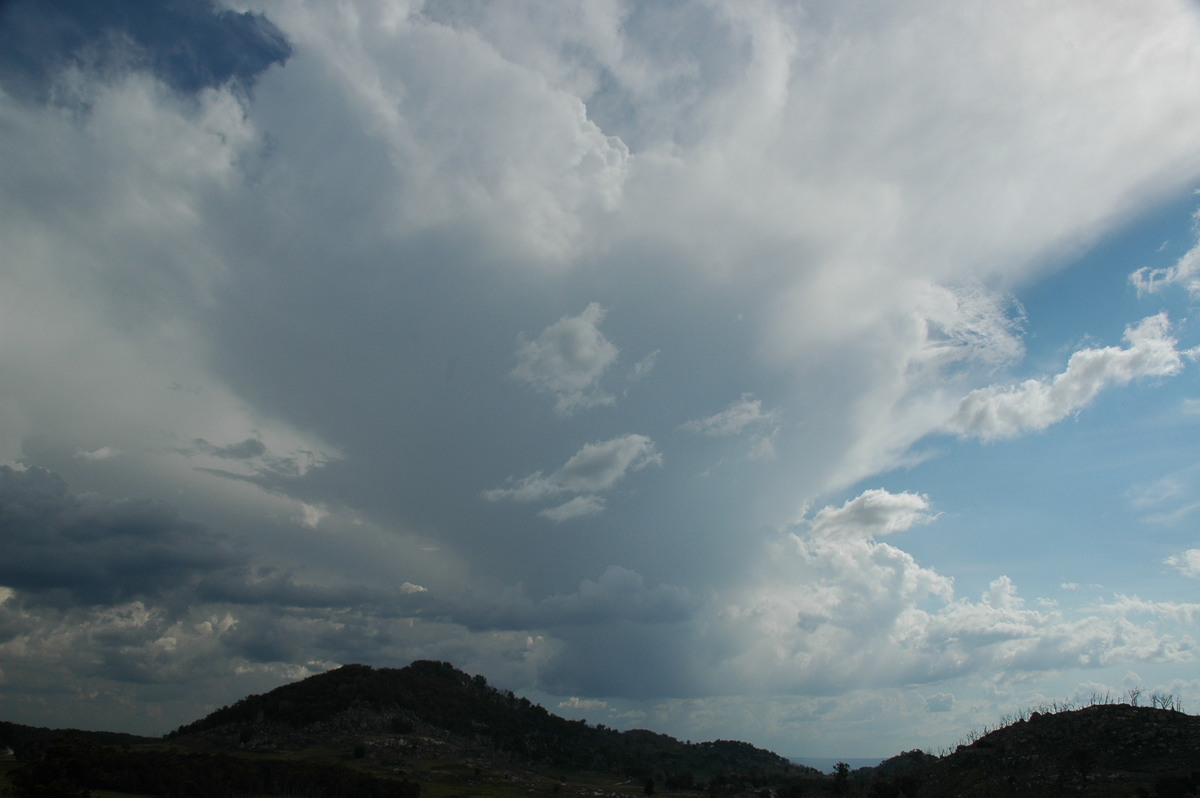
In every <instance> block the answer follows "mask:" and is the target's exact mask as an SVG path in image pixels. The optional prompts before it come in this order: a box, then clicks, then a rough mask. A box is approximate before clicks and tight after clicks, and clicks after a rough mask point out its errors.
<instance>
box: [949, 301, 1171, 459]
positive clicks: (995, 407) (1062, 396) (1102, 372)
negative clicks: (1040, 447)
mask: <svg viewBox="0 0 1200 798" xmlns="http://www.w3.org/2000/svg"><path fill="white" fill-rule="evenodd" d="M1169 330H1170V323H1169V322H1168V320H1167V316H1166V314H1165V313H1159V314H1157V315H1155V316H1150V317H1147V318H1145V319H1142V321H1140V322H1138V323H1137V324H1136V325H1130V326H1129V327H1127V328H1126V329H1125V335H1124V338H1125V342H1126V343H1127V344H1128V347H1126V348H1124V349H1120V348H1117V347H1114V346H1107V347H1104V348H1103V349H1082V350H1080V351H1078V352H1076V353H1075V354H1073V355H1071V359H1070V360H1069V361H1068V362H1067V369H1066V371H1064V372H1062V373H1061V374H1058V375H1056V376H1054V377H1053V378H1051V379H1032V380H1026V381H1025V382H1023V383H1021V384H1020V385H1018V386H1015V387H1005V386H993V387H990V388H981V389H979V390H977V391H972V392H971V393H970V394H968V395H967V396H965V397H964V398H963V400H962V401H961V402H960V403H959V406H958V411H957V412H956V413H955V415H954V418H953V419H951V421H950V423H949V428H950V429H951V430H952V431H954V432H956V433H958V434H959V435H962V436H964V437H976V438H982V439H983V440H997V439H1000V438H1011V437H1014V436H1016V435H1020V434H1022V433H1025V432H1030V431H1036V430H1042V429H1045V428H1046V427H1048V426H1050V425H1051V424H1053V423H1055V422H1057V421H1061V420H1062V419H1064V418H1066V417H1067V416H1069V415H1070V414H1071V413H1074V412H1076V411H1078V410H1081V409H1082V408H1084V407H1086V406H1087V405H1088V404H1089V403H1090V402H1091V401H1092V400H1093V399H1094V398H1095V397H1096V395H1097V394H1098V393H1100V391H1101V390H1103V389H1104V388H1105V387H1107V386H1109V385H1124V384H1125V383H1128V382H1131V381H1133V380H1135V379H1138V378H1140V377H1169V376H1173V375H1175V374H1178V373H1179V372H1180V370H1181V369H1182V368H1183V365H1184V359H1185V358H1190V357H1192V356H1193V353H1192V352H1190V351H1186V352H1181V351H1179V350H1178V349H1177V348H1176V341H1175V339H1174V338H1172V337H1171V336H1170V335H1169V334H1168V333H1169Z"/></svg>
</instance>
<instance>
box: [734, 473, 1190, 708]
mask: <svg viewBox="0 0 1200 798" xmlns="http://www.w3.org/2000/svg"><path fill="white" fill-rule="evenodd" d="M927 511H928V501H927V499H925V498H924V497H921V496H917V495H915V494H891V493H888V492H886V491H880V490H873V491H868V492H866V493H864V494H862V495H860V496H858V497H856V498H854V499H852V500H850V501H848V502H846V503H845V504H844V505H842V506H841V507H825V508H822V509H821V510H819V511H818V512H817V513H815V514H814V515H813V516H812V519H811V520H807V521H804V522H802V523H801V524H800V525H798V526H797V527H796V531H794V532H792V533H790V534H789V535H788V536H787V538H786V539H785V540H782V541H781V542H780V543H779V545H777V546H776V547H775V548H774V549H772V551H771V552H770V554H769V555H768V556H767V561H766V562H765V563H764V565H763V567H762V571H761V572H760V573H759V574H758V578H757V579H756V580H755V584H754V586H753V587H749V588H747V589H746V591H745V592H744V593H743V594H741V595H740V596H739V597H737V598H736V599H735V600H733V601H731V602H728V603H727V604H725V605H724V606H723V608H722V609H720V610H719V612H718V613H717V617H718V618H719V620H715V621H713V628H718V629H720V630H721V634H722V635H727V636H728V637H727V638H726V639H725V640H724V644H725V646H723V647H722V648H725V647H726V646H727V647H728V650H729V651H730V653H729V655H728V657H727V658H724V659H723V660H722V661H721V662H720V663H719V664H718V665H716V666H715V670H714V678H715V679H716V680H717V681H718V682H719V681H721V680H728V679H733V680H746V679H750V680H753V681H754V683H756V684H760V685H767V687H766V688H765V689H767V690H769V691H775V692H796V693H812V692H823V691H830V690H833V691H836V690H843V689H847V688H850V687H854V686H857V687H864V686H867V685H872V686H900V685H904V684H936V683H941V682H947V681H949V680H953V679H958V678H961V677H964V676H968V675H974V676H975V677H976V678H981V677H984V676H990V675H992V674H997V673H1002V672H1003V673H1007V674H1009V675H1010V676H1015V675H1017V674H1019V673H1022V672H1041V671H1046V670H1052V669H1056V668H1071V667H1092V668H1096V667H1102V666H1105V665H1109V664H1112V663H1118V662H1139V661H1140V662H1171V661H1180V660H1187V659H1190V658H1191V657H1192V656H1194V651H1193V649H1194V647H1195V646H1194V643H1193V642H1192V641H1191V640H1190V639H1189V638H1188V637H1187V636H1186V635H1181V634H1180V633H1179V632H1180V628H1179V627H1180V625H1181V624H1183V625H1186V624H1187V623H1191V622H1192V621H1191V619H1192V618H1193V617H1194V615H1195V613H1196V611H1197V609H1196V605H1190V604H1174V603H1160V602H1149V601H1143V600H1140V599H1136V598H1128V597H1118V598H1117V599H1116V600H1114V601H1111V602H1108V603H1101V604H1097V605H1096V606H1093V607H1090V608H1087V609H1086V610H1083V611H1077V612H1075V613H1072V614H1067V613H1065V612H1064V611H1062V610H1059V609H1055V608H1050V609H1033V608H1029V607H1026V606H1025V601H1024V599H1023V598H1022V597H1021V596H1020V595H1019V594H1018V591H1017V588H1016V585H1015V584H1014V582H1013V580H1012V579H1010V578H1008V577H1006V576H1000V577H997V578H996V579H994V580H993V581H992V582H991V584H990V585H989V586H988V588H987V589H986V590H985V591H984V592H983V594H982V595H981V596H980V598H979V599H978V600H975V601H973V600H970V599H967V598H960V597H956V596H955V591H954V582H953V580H952V579H951V578H949V577H947V576H945V575H943V574H940V573H938V572H937V571H936V570H934V569H931V568H928V567H926V566H923V565H921V564H919V563H918V562H917V561H916V560H915V559H914V558H913V557H912V556H911V555H909V554H907V553H906V552H904V551H901V550H900V549H898V548H896V547H894V546H892V545H889V544H886V543H881V542H879V541H877V540H875V537H876V536H878V535H880V534H882V533H887V532H892V533H895V532H900V531H903V530H911V529H912V528H913V526H914V524H918V523H926V522H929V521H931V520H932V518H931V517H930V515H929V514H928V512H927ZM734 641H736V642H734ZM718 650H719V649H718ZM934 703H936V704H938V705H939V706H942V707H944V708H945V709H949V708H950V707H951V706H952V705H953V701H952V700H950V701H945V700H940V699H939V700H937V701H934Z"/></svg>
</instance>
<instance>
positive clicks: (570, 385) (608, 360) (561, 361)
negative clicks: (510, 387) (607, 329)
mask: <svg viewBox="0 0 1200 798" xmlns="http://www.w3.org/2000/svg"><path fill="white" fill-rule="evenodd" d="M604 314H605V311H604V309H603V308H602V307H600V305H599V304H597V303H595V302H592V303H591V304H589V305H588V306H587V307H586V308H584V310H583V312H582V313H580V314H579V315H578V316H564V317H562V318H561V319H559V320H558V321H556V322H555V323H554V324H551V325H550V326H549V327H547V328H546V329H545V330H542V333H541V335H539V336H538V337H537V338H535V339H533V340H525V339H522V340H520V342H519V345H518V347H517V366H516V368H514V369H513V370H512V375H513V376H514V377H516V378H517V379H519V380H521V381H523V382H525V383H527V384H528V385H529V386H530V387H532V388H533V389H534V390H535V391H537V392H538V393H545V394H550V395H551V396H553V397H554V412H555V413H558V414H559V415H562V416H569V415H571V414H572V413H574V412H575V411H577V410H586V409H587V408H589V407H596V406H597V405H606V404H612V402H613V398H612V396H610V395H608V394H606V393H604V392H603V391H601V390H600V378H601V377H602V376H603V375H604V372H605V371H606V370H607V369H608V368H609V366H611V365H612V364H613V363H615V362H616V360H617V355H618V353H619V352H620V350H618V349H617V347H616V346H615V345H614V344H613V343H612V342H611V341H609V340H608V339H607V338H605V337H604V334H603V333H602V332H600V329H599V324H600V322H601V321H602V320H603V319H604Z"/></svg>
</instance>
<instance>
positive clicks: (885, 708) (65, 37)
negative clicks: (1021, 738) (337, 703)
mask: <svg viewBox="0 0 1200 798" xmlns="http://www.w3.org/2000/svg"><path fill="white" fill-rule="evenodd" d="M1197 97H1200V6H1197V5H1195V4H1194V3H1191V2H1182V1H1179V2H1176V1H1175V0H1149V1H1147V0H1128V1H1127V2H1126V1H1123V0H1102V1H1101V2H1096V1H1095V0H1086V1H1085V0H1078V1H1076V0H1064V2H1059V3H1054V4H1045V3H1035V2H1023V1H1022V0H1017V1H1015V2H1005V3H946V2H933V1H932V0H930V1H928V2H921V1H920V0H912V1H906V2H893V1H892V0H887V1H886V2H885V1H884V0H878V1H874V0H861V1H859V2H853V3H844V2H833V0H814V1H813V2H800V1H794V2H784V0H746V2H738V3H722V2H715V1H713V2H702V1H700V0H697V1H695V2H682V1H676V0H656V1H654V2H635V0H562V1H561V2H555V3H552V4H548V3H540V2H532V1H530V2H526V1H525V0H495V1H494V2H489V1H488V0H471V1H470V2H459V1H458V0H428V1H427V2H420V0H408V1H407V2H406V1H405V0H354V2H344V1H343V2H338V1H336V0H226V1H225V2H214V1H213V0H173V1H172V2H170V3H141V2H135V0H112V1H111V2H106V3H91V2H87V0H7V2H4V3H2V4H0V242H3V244H2V246H0V718H2V719H4V720H8V721H13V722H18V723H26V724H32V725H39V726H76V727H81V728H102V729H111V730H120V731H130V732H137V733H143V734H162V733H165V732H167V731H170V730H171V729H174V728H176V727H178V726H179V725H181V724H183V723H187V722H190V721H192V720H194V719H196V718H198V717H201V716H202V715H204V714H206V713H207V712H209V711H211V710H213V709H215V708H218V707H220V706H222V705H225V704H228V703H231V702H233V701H235V700H237V699H238V698H240V697H242V696H244V695H246V694H248V693H254V692H264V691H266V690H269V689H271V688H273V687H275V686H278V685H280V684H283V683H285V682H288V681H292V680H296V679H300V678H303V677H306V676H308V675H312V674H315V673H320V672H322V671H324V670H327V669H329V668H333V667H336V666H338V665H341V664H345V663H351V662H357V663H366V664H369V665H373V666H377V667H401V666H403V665H406V664H408V663H409V662H411V661H413V660H415V659H437V660H445V661H449V662H451V663H453V664H454V665H455V666H456V667H459V668H461V669H463V670H465V671H467V672H469V673H472V674H476V673H477V674H482V675H484V676H485V677H486V678H487V679H488V681H489V683H491V684H493V685H496V686H498V687H500V688H502V689H511V690H513V691H514V692H517V693H518V694H520V695H524V696H528V697H529V698H530V699H531V700H534V701H536V702H537V703H540V704H542V705H543V706H545V707H546V708H547V709H549V710H550V711H552V712H556V713H558V714H560V715H563V716H566V717H571V718H586V719H587V720H588V722H589V723H603V724H605V725H607V726H610V727H613V728H617V729H630V728H650V729H653V730H655V731H660V732H664V733H667V734H671V735H674V736H676V737H678V738H680V739H687V740H696V741H698V740H710V739H720V738H723V739H738V740H745V741H748V742H751V743H753V744H755V745H759V746H762V747H766V748H770V749H771V750H774V751H777V752H779V753H781V754H784V755H787V756H807V757H826V756H828V757H872V756H890V755H892V754H896V753H899V752H900V751H904V750H911V749H913V748H922V749H926V750H930V751H932V752H939V751H942V750H946V749H949V748H952V747H953V746H954V745H955V744H957V743H958V742H959V741H961V740H962V739H964V737H965V736H966V735H967V734H969V733H970V732H971V731H972V730H977V729H981V728H984V727H987V726H991V725H995V724H996V723H997V722H998V721H999V720H1000V719H1001V718H1002V717H1004V716H1006V715H1011V714H1012V713H1014V712H1019V711H1022V710H1024V709H1028V708H1031V707H1037V706H1039V705H1043V704H1047V703H1050V702H1060V703H1061V702H1086V701H1088V700H1090V699H1091V697H1094V696H1104V695H1109V696H1114V697H1116V696H1121V695H1126V694H1127V693H1128V691H1129V690H1131V689H1142V690H1144V691H1145V694H1146V695H1149V694H1151V693H1153V692H1159V693H1164V694H1169V695H1172V696H1174V697H1177V698H1178V699H1179V700H1180V702H1181V703H1182V705H1183V707H1184V709H1185V710H1188V711H1200V677H1198V676H1197V671H1196V665H1197V657H1198V653H1200V652H1198V643H1197V638H1198V633H1200V630H1198V628H1197V627H1198V624H1200V593H1198V588H1200V582H1198V580H1200V533H1198V531H1197V520H1198V519H1200V459H1198V457H1197V452H1200V383H1198V377H1197V374H1198V373H1200V363H1197V362H1196V361H1197V359H1198V357H1200V330H1197V326H1196V324H1195V323H1193V322H1192V320H1191V317H1192V313H1193V310H1194V309H1195V307H1196V304H1197V299H1198V298H1200V243H1198V241H1200V238H1198V234H1200V217H1198V216H1197V215H1196V214H1197V211H1198V209H1200V196H1198V195H1197V193H1196V190H1197V188H1200V102H1197V99H1196V98H1197Z"/></svg>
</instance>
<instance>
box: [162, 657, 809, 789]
mask: <svg viewBox="0 0 1200 798" xmlns="http://www.w3.org/2000/svg"><path fill="white" fill-rule="evenodd" d="M371 735H392V736H393V737H394V736H396V735H404V736H407V737H409V738H412V741H411V742H410V743H409V744H412V745H416V744H418V741H419V740H421V739H432V740H435V741H437V744H439V745H442V746H447V745H449V746H453V747H455V748H456V749H457V750H459V751H461V752H462V755H463V756H476V757H479V756H486V755H489V754H490V755H492V756H493V757H494V756H495V755H502V756H504V757H507V758H508V759H509V760H510V761H514V762H522V763H528V764H530V765H535V766H538V767H553V768H562V769H570V770H584V771H596V772H604V773H613V774H620V775H622V776H625V777H628V778H630V779H636V780H639V781H645V780H648V779H658V780H659V784H660V786H668V787H672V788H674V787H683V788H690V787H693V786H696V785H699V784H701V783H703V784H706V785H708V786H720V785H723V784H737V785H738V786H739V787H740V786H743V785H746V786H753V787H766V786H771V785H774V784H778V783H780V782H782V781H785V780H787V779H789V778H796V777H800V776H806V775H813V774H815V773H816V771H815V770H813V769H812V768H807V767H804V766H801V765H795V764H793V763H791V762H789V761H788V760H787V759H785V758H784V757H782V756H779V755H777V754H774V753H772V752H770V751H766V750H763V749H760V748H755V747H754V746H752V745H750V744H748V743H743V742H734V741H729V740H717V741H715V742H706V743H683V742H680V741H679V740H676V739H675V738H673V737H669V736H667V735H665V734H658V733H655V732H651V731H646V730H634V731H625V732H620V731H617V730H615V729H610V728H606V727H605V726H603V725H595V726H591V725H588V724H587V723H585V722H583V721H571V720H566V719H564V718H561V717H558V716H556V715H553V714H551V713H550V712H547V711H546V710H545V709H544V708H542V707H541V706H538V705H537V704H533V703H531V702H530V701H529V699H527V698H521V697H518V696H516V695H514V694H513V693H512V692H511V691H500V690H497V689H495V688H493V687H491V686H490V685H488V683H487V680H486V679H485V678H484V677H483V676H471V675H469V674H466V673H464V672H462V671H460V670H458V669H456V668H454V667H453V666H452V665H450V664H449V663H447V662H432V661H427V660H423V661H418V662H414V663H412V664H411V665H409V666H407V667H405V668H398V669H396V668H371V667H368V666H366V665H345V666H343V667H341V668H337V669H336V670H332V671H328V672H326V673H322V674H318V675H316V676H311V677H309V678H307V679H304V680H303V681H300V682H295V683H293V684H287V685H284V686H282V687H278V688H276V689H274V690H272V691H270V692H268V693H264V694H261V695H251V696H248V697H246V698H243V699H242V700H241V701H238V702H237V703H236V704H234V705H232V706H228V707H223V708H221V709H219V710H217V711H216V712H213V713H212V714H210V715H208V716H207V717H205V718H202V719H200V720H197V721H195V722H194V723H191V724H188V725H186V726H183V727H181V728H179V729H177V730H176V731H174V732H172V733H171V734H170V735H169V739H171V740H178V741H184V740H193V741H201V740H202V741H206V742H207V743H208V744H210V745H212V746H219V747H240V748H243V749H249V750H274V749H280V748H292V749H300V748H304V747H307V746H310V745H312V744H314V743H315V742H318V741H320V742H322V743H324V744H328V743H329V742H330V741H331V740H337V739H342V740H345V741H346V742H347V743H349V742H350V741H352V740H356V739H362V738H364V737H370V736H371Z"/></svg>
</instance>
